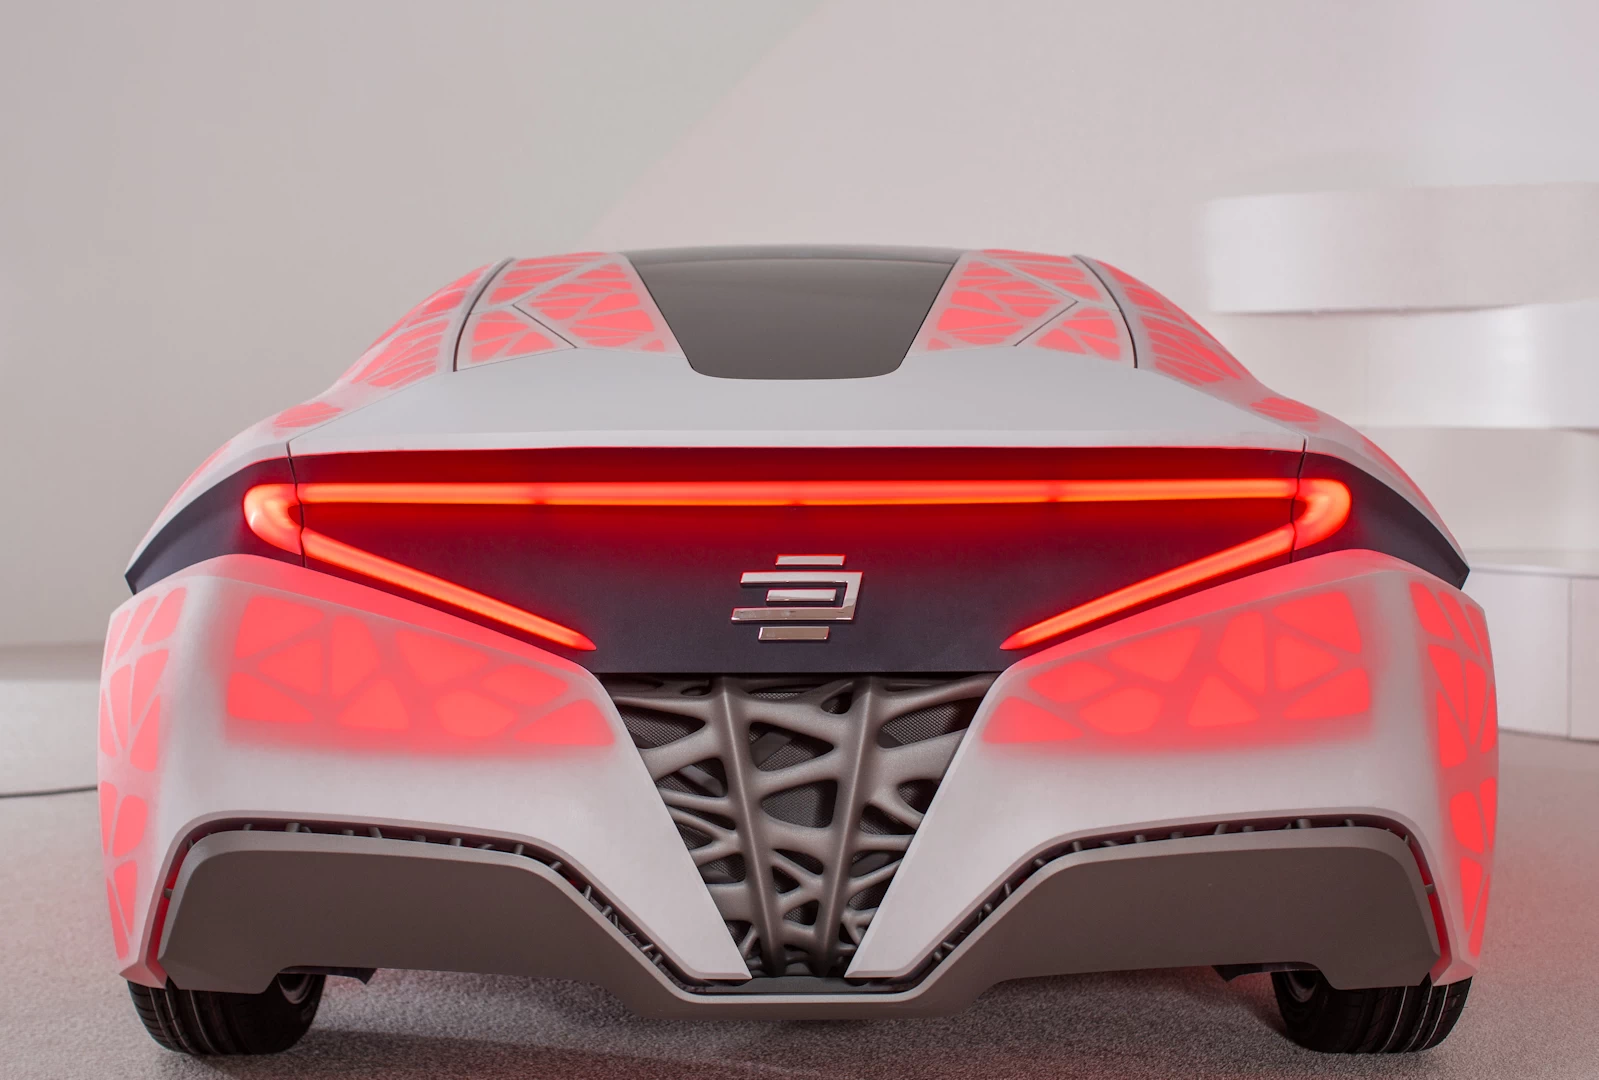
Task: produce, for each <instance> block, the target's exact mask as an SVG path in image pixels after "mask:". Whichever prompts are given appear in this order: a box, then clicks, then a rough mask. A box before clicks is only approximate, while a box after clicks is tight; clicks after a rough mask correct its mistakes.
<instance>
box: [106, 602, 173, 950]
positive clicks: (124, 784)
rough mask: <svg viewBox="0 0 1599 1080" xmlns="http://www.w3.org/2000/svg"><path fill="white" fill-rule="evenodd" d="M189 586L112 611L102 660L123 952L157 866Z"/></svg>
mask: <svg viewBox="0 0 1599 1080" xmlns="http://www.w3.org/2000/svg"><path fill="white" fill-rule="evenodd" d="M185 595H186V593H185V590H184V588H183V587H182V586H181V585H180V586H178V587H176V588H167V589H159V588H158V589H151V590H148V591H146V592H145V593H142V594H140V596H139V597H137V598H136V599H137V603H135V602H134V601H133V600H130V601H128V603H126V604H124V605H123V606H122V607H121V608H120V609H118V611H117V613H116V614H115V615H113V616H112V619H111V625H110V628H109V630H108V631H107V633H106V644H105V654H104V657H103V659H102V661H101V665H100V727H99V754H98V773H99V792H100V850H101V856H102V859H103V861H104V864H105V887H106V904H107V907H108V908H109V910H110V916H111V938H112V944H113V945H114V947H115V949H116V953H117V959H118V960H119V961H122V962H124V963H125V962H126V961H127V960H128V959H129V957H128V951H129V948H130V943H131V942H132V941H134V940H136V939H137V937H138V932H137V930H138V927H139V926H140V925H141V924H142V922H143V920H144V914H145V906H146V904H147V903H148V899H149V898H148V894H149V892H150V884H151V875H152V874H154V873H155V871H156V867H155V865H154V862H153V859H152V853H151V851H150V844H149V837H148V836H147V833H146V825H147V824H148V822H149V819H150V815H151V812H152V811H153V809H154V802H155V798H156V792H157V790H158V788H157V784H156V779H157V777H156V773H157V770H158V767H159V766H160V763H161V750H162V689H163V686H162V677H163V675H164V674H165V671H166V667H167V656H168V645H169V642H170V639H171V637H172V634H173V631H175V630H176V629H177V627H178V622H179V620H180V619H181V618H182V617H183V601H184V597H185Z"/></svg>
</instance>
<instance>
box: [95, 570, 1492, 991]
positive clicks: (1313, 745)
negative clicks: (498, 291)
mask: <svg viewBox="0 0 1599 1080" xmlns="http://www.w3.org/2000/svg"><path fill="white" fill-rule="evenodd" d="M1328 597H1333V598H1334V599H1331V600H1329V599H1328ZM252 611H253V612H255V614H254V615H252V614H250V613H251V612H252ZM1307 611H1308V612H1310V613H1311V614H1312V615H1317V617H1318V618H1320V619H1322V620H1323V621H1326V620H1329V619H1330V620H1331V622H1332V623H1336V624H1337V625H1336V626H1332V629H1330V630H1329V629H1328V628H1327V627H1320V628H1318V626H1317V624H1316V623H1315V622H1314V621H1311V622H1308V623H1307V622H1306V621H1305V619H1304V615H1305V613H1306V612H1307ZM263 612H266V613H268V614H269V615H270V617H269V618H268V617H265V616H262V613H263ZM1318 613H1319V615H1318ZM252 620H253V621H252ZM263 620H264V621H263ZM1340 620H1342V621H1340ZM1329 625H1331V624H1329ZM1307 627H1308V628H1307ZM1351 627H1353V628H1354V630H1353V636H1351V629H1350V628H1351ZM267 639H271V640H270V642H268V643H267V644H265V645H263V644H262V642H263V641H266V640H267ZM1283 642H1287V644H1283ZM419 650H420V651H419ZM1256 661H1258V665H1257V664H1256ZM1328 664H1330V665H1331V666H1330V667H1328V666H1326V665H1328ZM295 665H298V666H295ZM1252 665H1254V666H1252ZM1256 667H1258V670H1256ZM1096 672H1097V674H1095V673H1096ZM1307 672H1308V674H1307ZM507 673H509V674H507ZM380 684H386V685H387V686H388V690H387V691H384V690H382V689H381V686H380ZM1217 684H1220V685H1221V686H1222V687H1223V691H1225V692H1223V691H1218V690H1217V689H1216V686H1217ZM263 686H264V687H266V690H265V691H263V690H262V689H261V687H263ZM1257 686H1258V688H1259V689H1258V692H1256V690H1255V687H1257ZM102 688H103V692H102V724H101V740H100V742H101V757H100V763H101V781H102V788H101V810H102V827H103V840H104V848H105V859H106V872H107V896H108V901H109V905H110V910H111V920H112V925H113V931H114V937H115V939H116V940H115V945H116V951H117V961H118V964H117V966H118V969H119V970H120V971H121V973H122V974H123V975H124V976H126V977H127V978H129V979H133V980H135V981H138V982H145V983H148V984H151V985H159V984H161V983H162V982H164V981H165V980H166V979H167V978H168V977H169V976H170V977H171V978H172V979H173V980H174V981H175V982H176V983H177V984H178V985H180V986H184V987H186V988H191V989H218V990H224V989H227V990H231V989H259V988H260V986H262V985H264V984H265V982H266V981H267V979H268V978H270V975H271V973H272V972H273V971H275V970H278V969H280V968H282V967H289V966H322V967H391V966H392V967H423V968H438V969H444V970H470V971H482V972H508V973H513V972H514V973H521V974H533V975H559V976H562V977H570V978H576V979H583V980H587V981H591V982H596V983H600V984H602V985H605V986H608V987H610V988H611V989H612V990H614V991H615V992H616V993H617V994H618V995H619V996H621V997H622V998H623V999H624V1000H625V1001H627V1002H628V1003H629V1004H630V1005H631V1006H632V1007H633V1008H635V1009H637V1010H638V1011H640V1012H644V1013H648V1014H652V1015H688V1014H694V1015H702V1014H705V1013H706V1012H708V1011H710V1012H714V1011H724V1010H725V1011H730V1012H734V1013H737V1014H739V1015H750V1016H755V1015H789V1016H797V1015H804V1016H860V1015H867V1014H872V1013H882V1014H902V1015H909V1014H936V1013H941V1012H947V1011H950V1010H952V1009H957V1008H960V1007H961V1006H962V1005H964V1004H965V1003H967V1002H969V1001H970V1000H971V999H972V998H974V997H975V996H976V995H977V994H978V993H980V992H981V991H982V990H983V989H984V988H986V987H987V986H989V985H992V984H993V983H995V982H998V981H1002V980H1005V979H1010V978H1019V977H1025V976H1031V975H1043V974H1051V973H1066V972H1075V971H1093V970H1112V969H1121V968H1136V967H1159V966H1174V965H1188V964H1255V963H1286V962H1299V963H1309V964H1313V965H1315V966H1317V967H1320V968H1322V970H1323V971H1325V972H1326V973H1327V975H1328V977H1329V979H1331V980H1332V981H1333V982H1334V983H1335V984H1337V985H1344V986H1351V987H1353V986H1361V985H1402V984H1406V983H1414V982H1416V981H1419V979H1420V978H1421V977H1422V976H1423V975H1430V976H1431V977H1432V978H1433V980H1434V982H1438V983H1444V982H1452V981H1456V980H1458V979H1461V978H1465V977H1467V976H1469V975H1470V974H1472V973H1473V972H1474V971H1475V970H1476V962H1477V954H1478V952H1479V950H1480V947H1481V932H1482V922H1483V912H1484V908H1485V906H1486V893H1487V885H1488V875H1489V872H1490V870H1491V862H1492V847H1493V809H1494V808H1493V795H1494V792H1493V783H1494V777H1495V773H1496V760H1497V758H1496V750H1495V747H1494V741H1493V730H1494V718H1493V699H1492V668H1491V663H1490V662H1489V660H1488V657H1487V643H1486V637H1485V635H1484V634H1483V632H1482V623H1481V619H1480V612H1477V611H1476V609H1475V608H1474V607H1473V606H1471V604H1470V601H1469V600H1467V599H1466V598H1464V597H1463V596H1462V595H1461V594H1459V593H1458V592H1457V591H1455V590H1453V589H1451V588H1450V587H1449V586H1447V585H1445V584H1444V583H1442V582H1440V581H1438V579H1436V578H1433V577H1431V576H1430V575H1427V574H1425V573H1422V572H1420V571H1417V570H1416V569H1415V568H1413V567H1410V566H1408V565H1406V564H1403V563H1400V562H1397V561H1396V560H1393V559H1389V558H1387V557H1384V556H1379V555H1374V554H1373V553H1370V552H1361V551H1347V552H1339V553H1335V554H1331V555H1326V556H1321V557H1318V558H1315V559H1309V560H1305V561H1303V562H1297V563H1292V564H1290V565H1287V566H1284V567H1280V568H1277V569H1274V570H1269V571H1265V572H1262V573H1259V574H1256V575H1253V576H1251V577H1248V578H1244V579H1241V580H1238V581H1234V582H1231V583H1228V584H1225V585H1221V586H1217V587H1214V588H1212V589H1208V590H1206V591H1204V592H1202V593H1198V594H1195V595H1193V596H1190V597H1187V598H1185V599H1182V600H1178V601H1175V602H1172V603H1168V604H1164V605H1161V606H1159V607H1157V608H1153V609H1151V610H1148V611H1145V612H1143V613H1140V614H1138V615H1134V616H1132V617H1129V618H1126V619H1123V620H1120V621H1119V622H1117V623H1115V624H1113V625H1111V626H1108V627H1106V628H1104V629H1102V630H1099V631H1095V632H1093V633H1090V634H1087V635H1084V636H1082V637H1079V638H1076V639H1073V640H1070V641H1067V642H1065V643H1063V644H1061V645H1059V646H1056V647H1054V648H1051V649H1047V650H1044V651H1042V652H1039V653H1037V654H1034V655H1033V656H1030V657H1028V658H1027V659H1026V660H1024V661H1022V662H1021V663H1018V664H1016V665H1014V666H1013V667H1012V668H1010V669H1009V670H1007V671H1006V672H1005V673H1004V674H1002V675H1001V676H1000V678H999V679H998V680H997V681H996V682H995V684H994V686H993V687H992V689H991V690H990V691H989V693H988V696H987V698H986V699H985V700H984V703H983V706H982V708H981V709H980V711H979V712H978V715H977V717H976V718H975V720H974V721H973V723H972V726H971V729H970V731H969V732H968V734H967V736H966V737H965V739H964V742H963V743H962V746H961V748H960V750H959V751H958V752H957V754H956V757H955V759H954V762H953V763H952V764H951V766H950V768H949V771H948V773H947V774H946V776H945V778H944V781H943V784H942V786H941V787H940V788H939V790H938V794H937V796H936V798H935V799H934V801H933V803H932V805H931V807H930V808H929V809H928V811H927V814H926V818H925V820H924V821H923V823H922V825H921V827H920V828H919V829H918V831H917V833H916V835H915V837H914V838H913V839H912V841H911V843H910V847H909V849H908V851H907V852H906V855H905V858H904V861H903V863H902V864H901V865H900V867H899V869H898V871H897V873H896V874H895V876H894V879H893V882H892V884H891V886H890V887H889V889H888V892H887V894H886V896H885V897H884V898H883V901H882V905H881V907H880V908H879V910H878V912H877V914H876V916H875V918H874V919H873V921H872V923H871V926H870V929H869V930H868V932H867V934H866V937H865V939H864V941H862V943H861V945H860V948H859V950H858V951H857V952H856V954H855V957H854V961H853V963H852V966H851V967H850V969H849V971H848V973H847V974H848V978H849V980H850V983H849V984H845V983H843V982H842V981H840V982H838V983H836V984H831V985H829V984H819V985H816V986H810V987H807V989H820V990H822V991H823V992H822V993H803V994H801V993H788V992H786V991H787V990H789V989H792V988H793V987H792V986H791V985H790V984H789V983H788V981H787V980H768V981H764V982H765V983H766V984H769V986H770V988H771V989H774V990H776V991H778V992H765V993H751V992H749V990H750V987H748V986H744V987H741V986H740V985H739V984H740V983H742V982H744V981H746V980H747V977H748V971H747V969H746V968H745V967H744V964H743V962H742V960H741V958H740V957H739V955H738V951H737V949H736V948H735V947H734V946H733V944H732V941H731V939H730V937H729V935H728V933H727V930H726V928H725V927H724V925H723V923H722V921H721V918H720V916H719V915H718V913H717V911H716V908H715V905H714V904H713V903H712V901H711V899H710V896H709V893H708V892H707V890H706V887H705V885H704V884H703V883H702V882H701V880H700V878H699V875H698V873H697V872H696V869H695V866H694V862H693V860H692V859H691V858H690V856H689V854H688V852H687V851H686V850H685V849H684V847H683V844H682V843H681V841H680V839H679V837H678V835H677V833H676V830H675V829H674V827H673V824H672V820H671V818H670V816H669V815H668V813H667V811H666V808H665V806H664V805H663V803H662V801H661V798H660V795H659V793H658V792H657V791H656V789H655V786H654V784H653V783H652V781H651V779H650V775H649V773H648V771H647V770H646V769H645V767H644V765H643V763H642V761H641V760H640V757H639V754H638V752H637V751H636V750H635V748H634V747H633V746H632V745H631V744H630V740H629V736H628V734H627V732H626V729H625V728H624V727H623V725H622V723H621V720H620V717H619V716H618V715H617V713H616V710H615V707H614V706H613V705H612V703H611V701H610V699H609V697H608V696H607V695H606V693H605V691H604V689H603V687H601V686H600V684H599V683H598V681H597V680H595V679H594V677H593V676H592V675H590V674H589V673H588V672H586V671H584V670H583V669H581V668H579V667H577V666H576V665H574V664H571V663H569V662H567V661H565V660H562V659H560V658H558V657H555V656H553V655H551V654H549V653H546V652H544V651H542V650H540V649H537V648H534V647H532V646H529V645H526V644H524V643H522V642H519V641H515V640H512V639H510V638H507V637H505V636H504V635H501V634H498V633H495V632H493V631H490V630H486V629H484V628H482V627H480V626H478V625H476V624H473V623H469V622H466V621H464V620H462V619H459V618H456V617H454V616H451V615H447V614H444V613H441V612H439V611H437V610H435V609H432V608H428V607H424V606H422V605H419V604H415V603H412V602H410V601H407V600H404V599H402V598H399V597H396V596H393V595H390V594H387V593H382V592H379V591H377V590H374V589H371V588H367V587H365V586H362V585H359V584H355V583H352V582H349V581H344V580H341V579H337V578H333V577H330V576H328V575H325V574H319V573H316V572H314V571H310V570H306V569H304V568H300V567H296V566H292V565H289V564H285V563H281V562H275V561H272V560H266V559H260V558H255V557H252V556H226V557H223V558H219V559H215V560H211V561H209V562H206V563H201V564H198V565H196V566H194V567H191V568H189V569H187V570H185V571H183V572H181V573H179V574H176V575H173V576H172V577H171V578H168V579H166V580H165V581H163V582H162V583H161V584H160V585H159V586H157V587H155V588H153V589H150V590H147V591H146V592H145V593H141V594H140V595H139V596H136V597H134V598H133V599H132V600H130V601H129V602H128V603H127V604H126V605H124V607H123V608H122V609H120V610H119V612H118V613H117V614H116V615H115V616H114V617H113V623H112V628H111V634H110V635H109V637H108V643H107V654H106V664H105V669H104V676H103V679H102ZM1229 688H1230V689H1229ZM1329 688H1330V689H1329ZM385 694H387V695H388V697H387V698H385ZM1228 695H1231V696H1228ZM1307 699H1308V700H1309V701H1310V704H1309V705H1306V704H1305V702H1306V701H1307ZM384 700H388V701H389V702H390V705H391V706H392V705H393V702H394V701H396V700H398V701H399V702H400V703H401V707H399V708H398V711H396V709H395V708H393V707H391V708H389V709H388V711H385V710H384V708H382V707H380V706H382V705H383V701H384ZM1107 702H1108V703H1110V704H1106V703H1107ZM1240 702H1241V703H1240ZM1118 703H1119V704H1118ZM1318 703H1319V704H1318ZM396 717H400V718H402V719H403V722H402V719H396ZM1299 821H1303V822H1304V823H1306V824H1312V825H1316V826H1327V827H1316V828H1303V827H1300V828H1293V827H1291V826H1292V825H1293V824H1294V823H1295V822H1299ZM247 822H248V823H256V824H257V825H258V826H261V828H259V829H257V830H252V831H251V832H241V831H238V829H239V827H240V826H241V825H242V824H243V823H247ZM289 822H301V823H307V824H310V825H311V826H312V827H313V828H314V829H315V830H316V832H315V833H314V834H312V835H306V834H304V833H299V832H295V833H285V832H278V831H269V830H276V829H281V828H282V827H283V826H284V824H285V823H289ZM1244 825H1252V826H1253V827H1255V828H1257V829H1258V830H1259V831H1253V832H1243V833H1240V832H1239V830H1240V828H1241V827H1242V826H1244ZM1378 825H1381V826H1384V828H1378V827H1374V826H1378ZM1218 826H1225V828H1224V829H1223V830H1222V832H1221V834H1220V835H1198V834H1201V833H1204V834H1215V833H1216V832H1217V829H1218ZM1268 826H1270V829H1269V831H1268ZM1284 826H1290V827H1287V828H1285V827H1284ZM373 827H376V828H378V829H380V830H381V832H382V834H383V835H384V836H393V835H395V834H396V833H398V834H400V835H417V834H420V835H423V836H426V837H428V838H429V839H434V840H439V839H442V840H443V841H444V842H436V843H414V842H405V841H399V840H386V839H378V838H376V837H370V836H364V835H359V834H361V833H365V832H366V831H367V830H368V829H370V828H373ZM345 829H349V830H350V832H351V835H348V836H346V835H342V832H343V830H345ZM330 830H331V832H333V833H337V834H341V835H329V832H330ZM452 836H456V837H464V838H466V839H465V841H464V842H463V844H462V846H460V847H453V848H452V847H450V846H449V845H448V839H449V838H450V837H452ZM1401 836H1403V837H1404V839H1401V838H1400V837H1401ZM196 838H198V839H197V840H196ZM1139 840H1147V841H1148V842H1147V843H1138V842H1137V841H1139ZM478 842H483V843H488V844H490V848H488V849H479V850H472V845H473V844H475V843H478ZM191 843H192V847H191ZM519 844H520V845H522V846H523V849H524V850H523V853H522V854H520V855H518V854H514V851H515V850H516V847H517V845H519ZM401 848H403V849H404V851H403V852H402V851H400V850H399V849H401ZM268 867H270V868H271V869H270V871H269V870H267V869H263V868H268ZM313 868H314V872H313ZM574 881H577V882H578V883H579V885H580V886H581V888H579V887H574V885H573V884H572V882H574ZM372 882H381V883H383V884H382V886H381V887H374V886H373V884H372ZM291 886H292V887H291ZM590 887H592V894H594V895H598V896H600V897H602V899H601V901H600V902H599V903H598V904H597V905H596V904H595V903H592V902H590V901H589V900H588V899H585V898H584V895H583V892H582V891H581V890H582V889H588V888H590ZM167 890H170V899H168V894H167ZM269 898H270V900H269ZM606 909H610V913H609V916H608V915H607V914H606ZM613 917H614V918H613ZM657 957H658V958H659V959H660V961H661V963H660V964H659V965H658V964H657V963H656V962H655V959H656V958H657ZM263 972H264V973H265V974H263ZM863 984H864V989H863ZM705 985H710V986H711V989H710V990H709V991H707V990H706V989H705ZM763 988H764V987H763ZM833 989H836V990H837V991H838V992H837V993H833V992H831V991H832V990H833Z"/></svg>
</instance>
